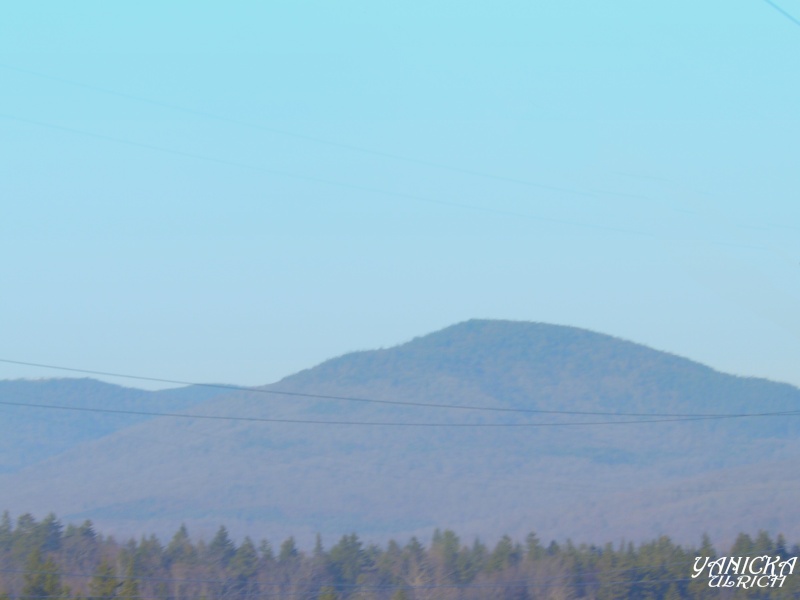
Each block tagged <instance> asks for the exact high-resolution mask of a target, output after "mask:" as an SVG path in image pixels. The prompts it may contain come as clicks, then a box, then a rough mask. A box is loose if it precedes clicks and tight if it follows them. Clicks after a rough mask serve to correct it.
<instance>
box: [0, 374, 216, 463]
mask: <svg viewBox="0 0 800 600" xmlns="http://www.w3.org/2000/svg"><path fill="white" fill-rule="evenodd" d="M219 393H220V390H219V389H215V388H212V387H204V386H189V387H183V388H175V389H169V390H161V391H157V392H151V391H146V390H139V389H134V388H128V387H122V386H118V385H112V384H110V383H103V382H101V381H95V380H93V379H34V380H26V379H17V380H11V381H0V414H2V419H0V473H12V472H15V471H18V470H20V469H21V468H23V467H26V466H30V465H33V464H36V463H37V462H39V461H41V460H44V459H46V458H48V457H50V456H55V455H57V454H59V453H61V452H63V451H65V450H67V449H69V448H71V447H73V446H76V445H78V444H80V443H83V442H88V441H92V440H96V439H100V438H102V437H104V436H106V435H110V434H112V433H114V432H115V431H119V430H120V429H124V428H126V427H129V426H130V425H132V424H134V423H140V422H142V421H145V420H147V419H148V418H152V417H148V416H147V415H141V414H140V415H135V414H128V415H120V414H103V413H87V412H75V411H68V410H59V409H57V408H54V407H56V406H72V407H79V408H87V407H95V408H112V409H114V410H127V411H139V412H147V411H162V412H163V411H180V410H184V409H186V408H189V407H191V406H194V405H195V404H199V403H200V402H204V401H206V400H208V399H209V398H211V397H212V396H215V395H217V394H219ZM20 404H24V405H27V406H20ZM36 405H42V406H41V407H36Z"/></svg>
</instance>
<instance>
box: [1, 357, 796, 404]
mask: <svg viewBox="0 0 800 600" xmlns="http://www.w3.org/2000/svg"><path fill="white" fill-rule="evenodd" d="M0 363H8V364H13V365H23V366H27V367H40V368H44V369H55V370H59V371H69V372H72V373H84V374H87V375H100V376H105V377H120V378H123V379H133V380H138V381H151V382H157V383H168V384H174V385H186V386H194V387H205V388H215V389H221V390H227V391H235V392H252V393H258V394H270V395H278V396H290V397H296V398H308V399H312V400H337V401H344V402H363V403H370V404H389V405H396V406H414V407H422V408H445V409H450V410H472V411H484V412H500V413H524V414H548V415H570V416H591V417H597V416H603V417H656V418H670V419H672V418H674V419H732V418H742V417H772V416H782V415H793V414H797V413H800V410H795V411H777V412H760V413H640V412H611V411H581V410H555V409H536V408H501V407H494V406H475V405H461V404H444V403H436V402H414V401H405V400H379V399H376V398H363V397H357V396H338V395H332V394H313V393H309V392H292V391H286V390H275V389H269V388H266V387H247V386H239V385H233V384H224V383H197V382H191V381H184V380H180V379H165V378H161V377H147V376H143V375H130V374H124V373H114V372H110V371H96V370H92V369H78V368H74V367H63V366H57V365H50V364H43V363H34V362H25V361H19V360H10V359H5V358H0Z"/></svg>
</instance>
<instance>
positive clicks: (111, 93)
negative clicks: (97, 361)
mask: <svg viewBox="0 0 800 600" xmlns="http://www.w3.org/2000/svg"><path fill="white" fill-rule="evenodd" d="M0 68H2V69H6V70H9V71H15V72H17V73H23V74H25V75H29V76H32V77H38V78H39V79H45V80H48V81H56V82H58V83H63V84H67V85H71V86H74V87H79V88H83V89H86V90H91V91H93V92H99V93H102V94H107V95H109V96H116V97H118V98H124V99H126V100H132V101H134V102H141V103H144V104H150V105H152V106H158V107H161V108H166V109H169V110H173V111H177V112H183V113H187V114H191V115H196V116H199V117H204V118H206V119H213V120H215V121H221V122H225V123H231V124H234V125H238V126H241V127H246V128H252V129H259V130H261V131H267V132H269V133H273V134H277V135H282V136H286V137H292V138H296V139H300V140H305V141H308V142H313V143H316V144H322V145H325V146H331V147H333V148H341V149H344V150H349V151H352V152H359V153H362V154H368V155H372V156H379V157H382V158H389V159H392V160H397V161H402V162H407V163H412V164H418V165H422V166H426V167H432V168H435V169H443V170H446V171H452V172H454V173H463V174H466V175H472V176H475V177H483V178H486V179H494V180H497V181H507V182H510V183H517V184H521V185H527V186H532V187H537V188H541V189H545V190H551V191H555V192H564V193H567V194H575V195H579V196H590V197H596V196H597V195H599V194H603V195H613V196H625V197H636V198H639V197H640V196H636V195H633V194H624V193H619V192H610V191H599V190H598V191H592V192H585V191H581V190H575V189H571V188H564V187H559V186H554V185H548V184H544V183H539V182H535V181H530V180H526V179H519V178H515V177H506V176H503V175H497V174H493V173H486V172H482V171H476V170H473V169H465V168H462V167H456V166H453V165H446V164H442V163H437V162H431V161H426V160H422V159H418V158H414V157H410V156H404V155H401V154H395V153H391V152H383V151H380V150H375V149H370V148H364V147H361V146H355V145H352V144H344V143H341V142H336V141H332V140H326V139H323V138H319V137H316V136H311V135H306V134H302V133H297V132H293V131H287V130H285V129H278V128H275V127H268V126H266V125H262V124H260V123H253V122H250V121H244V120H241V119H236V118H233V117H228V116H225V115H221V114H218V113H213V112H208V111H204V110H197V109H193V108H188V107H186V106H181V105H178V104H172V103H169V102H164V101H161V100H155V99H152V98H146V97H144V96H137V95H134V94H126V93H123V92H119V91H116V90H111V89H108V88H104V87H100V86H96V85H90V84H86V83H82V82H78V81H74V80H71V79H66V78H64V77H57V76H55V75H50V74H46V73H40V72H38V71H32V70H30V69H23V68H21V67H17V66H14V65H9V64H0Z"/></svg>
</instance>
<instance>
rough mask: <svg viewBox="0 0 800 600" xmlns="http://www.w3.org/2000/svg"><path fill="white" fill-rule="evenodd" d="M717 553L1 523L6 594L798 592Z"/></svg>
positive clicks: (339, 597)
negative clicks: (702, 572) (112, 531)
mask: <svg viewBox="0 0 800 600" xmlns="http://www.w3.org/2000/svg"><path fill="white" fill-rule="evenodd" d="M727 554H728V555H730V556H758V555H764V554H766V555H770V556H780V557H785V558H789V557H791V556H798V555H800V547H798V545H797V544H794V545H793V546H791V547H789V546H788V545H787V542H786V540H785V539H784V537H783V536H781V535H778V536H777V537H775V538H773V537H771V536H770V535H769V534H768V533H767V532H764V531H761V532H759V533H757V534H756V535H754V536H750V535H748V534H746V533H741V534H739V536H738V537H737V539H736V541H735V543H734V544H733V546H732V547H731V548H730V549H729V550H728V552H727ZM697 556H703V557H709V558H710V559H711V560H713V559H714V558H715V557H717V556H719V552H718V551H717V550H716V549H715V548H714V546H713V545H712V543H711V541H710V540H709V539H708V537H707V536H703V538H702V539H701V541H700V544H699V545H698V546H696V547H682V546H680V545H678V544H676V543H674V542H673V541H671V540H670V539H669V538H668V537H660V538H658V539H656V540H652V541H649V542H644V543H640V544H633V543H620V544H616V545H614V544H610V543H609V544H606V545H603V546H597V545H587V544H574V543H572V542H570V541H566V542H563V543H560V544H559V543H556V542H555V541H552V542H549V543H548V544H544V543H542V541H541V540H540V539H539V538H538V537H537V535H536V534H535V533H529V534H528V535H527V536H525V537H524V539H521V540H514V539H512V538H511V537H510V536H508V535H504V536H502V537H501V538H500V539H499V541H497V542H496V543H494V544H491V545H487V544H484V543H483V542H481V541H480V540H479V539H475V540H473V541H472V542H470V543H465V542H463V541H462V540H461V539H460V538H459V536H458V535H457V534H456V533H455V532H453V531H450V530H444V531H441V530H436V531H435V532H434V533H433V535H432V538H431V540H430V542H429V543H427V544H423V543H422V542H421V541H420V540H418V539H417V538H413V537H412V538H411V539H410V540H409V541H407V542H405V543H404V544H401V543H398V542H396V541H394V540H392V541H389V542H388V543H386V544H385V545H383V546H380V545H377V544H368V543H365V542H364V541H363V540H361V539H360V538H359V536H358V535H357V534H355V533H352V534H348V535H344V536H342V537H341V538H340V539H339V540H338V541H337V542H336V543H335V544H334V545H333V546H331V547H329V548H325V547H324V546H323V543H322V540H321V538H320V537H319V536H317V540H316V544H315V546H314V547H313V549H310V550H303V549H301V548H299V547H298V545H297V543H296V542H295V539H294V538H292V537H289V538H288V539H286V540H284V541H282V542H281V543H280V544H279V545H277V546H273V545H272V543H271V542H270V541H268V540H261V541H259V542H258V543H256V542H254V541H253V540H252V539H250V538H249V537H245V538H244V540H242V541H241V543H239V544H237V543H236V542H235V541H234V540H232V539H231V537H230V535H229V533H228V531H227V530H226V529H225V527H220V528H219V530H218V531H217V533H216V535H214V537H213V538H212V539H211V540H210V541H205V540H194V539H192V537H191V536H190V535H189V532H188V530H187V528H186V527H185V526H181V527H180V528H179V529H178V530H177V531H176V532H175V534H174V535H173V536H172V537H171V539H170V540H169V541H168V542H167V543H166V544H165V543H162V541H161V540H159V539H158V538H157V537H156V536H154V535H150V536H149V537H147V536H143V537H141V538H140V539H138V540H136V539H130V540H128V541H125V542H122V541H117V540H115V539H114V538H113V537H112V536H104V535H102V534H101V533H99V532H97V531H96V530H95V528H94V526H93V525H92V523H91V522H90V521H85V522H84V523H82V524H80V525H75V524H68V525H67V526H66V527H65V526H64V525H63V524H62V523H61V522H60V521H59V519H58V518H57V517H56V516H55V515H52V514H51V515H48V516H46V517H45V518H44V519H42V520H38V521H37V520H36V519H35V518H34V517H33V516H32V515H30V514H24V515H21V516H19V517H18V518H17V519H16V520H12V518H11V516H10V515H9V513H8V512H6V513H4V515H3V517H2V519H1V520H0V599H2V600H51V599H52V600H56V599H62V600H71V599H75V600H256V599H275V600H284V599H286V600H288V599H291V600H356V599H358V600H494V599H496V600H506V599H508V600H540V599H541V600H571V599H587V600H678V599H694V598H699V599H706V598H709V599H711V598H713V599H717V598H723V599H726V598H732V599H733V598H756V599H773V598H774V599H785V598H798V597H800V576H797V575H790V576H789V577H787V579H786V581H785V582H784V583H783V585H782V586H780V587H768V588H763V589H762V588H758V589H747V590H745V589H736V588H714V587H710V586H709V578H708V577H702V576H701V577H695V578H693V577H692V576H691V575H692V565H693V563H694V560H695V557H697Z"/></svg>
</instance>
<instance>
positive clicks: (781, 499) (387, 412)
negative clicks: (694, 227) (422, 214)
mask: <svg viewBox="0 0 800 600" xmlns="http://www.w3.org/2000/svg"><path fill="white" fill-rule="evenodd" d="M123 389H124V388H123ZM173 393H176V392H173ZM187 393H188V392H184V396H182V397H181V398H182V399H181V400H180V401H181V402H188V400H187V398H188V396H186V395H185V394H187ZM126 394H128V396H126V397H128V399H127V400H123V397H122V396H120V399H119V400H118V402H123V401H125V402H132V401H134V400H136V398H133V399H132V398H131V397H129V396H131V394H130V392H126ZM123 395H124V394H123ZM136 401H138V400H136ZM59 402H60V403H62V404H64V405H68V404H70V403H71V402H72V403H74V402H76V401H75V399H74V398H72V399H70V398H64V399H63V400H59ZM82 402H84V404H83V405H84V406H85V405H86V404H90V402H89V400H82ZM107 402H110V401H107ZM164 406H167V405H166V404H165V405H164ZM186 406H187V407H188V408H186V409H185V410H183V412H186V413H191V414H194V415H199V416H200V415H202V416H204V417H215V419H208V418H175V417H166V416H165V417H160V418H149V419H144V420H143V419H141V418H139V419H133V418H132V419H131V420H130V422H128V423H120V422H118V421H119V420H117V421H116V422H115V426H114V427H113V428H111V429H109V428H107V429H106V430H103V431H104V433H103V435H102V436H99V437H98V436H94V437H91V436H90V437H89V438H86V437H84V438H80V436H78V437H75V436H73V437H69V436H67V438H65V439H67V442H65V443H64V444H63V446H64V448H63V451H62V452H60V453H59V454H57V455H55V456H47V457H43V458H42V459H41V460H37V461H36V462H35V463H33V464H30V465H27V466H26V467H25V468H20V469H17V470H16V471H15V472H12V473H6V474H4V475H0V489H3V490H4V492H3V495H2V497H3V500H4V504H5V507H6V508H9V509H11V510H12V511H18V512H25V511H31V512H37V513H46V512H49V511H54V512H56V513H58V514H59V515H60V516H62V517H63V518H65V519H68V520H69V519H85V518H89V519H92V520H94V521H96V522H98V523H100V524H101V525H102V526H103V527H104V528H105V529H106V530H111V531H117V532H120V533H126V534H136V535H138V534H141V533H146V532H149V531H151V530H154V531H156V532H171V531H174V530H175V528H176V527H177V526H178V525H180V523H186V524H187V525H189V526H190V527H193V528H195V529H198V530H199V533H201V534H202V533H209V534H210V532H212V531H214V530H215V529H216V528H217V527H218V526H219V525H220V524H222V523H224V524H225V525H226V526H228V527H229V528H230V529H231V530H232V531H234V532H237V533H240V534H245V533H247V534H249V535H251V536H254V537H260V536H266V537H269V538H274V537H276V536H283V537H286V536H288V535H295V536H298V537H299V538H300V539H301V540H303V539H305V540H310V539H312V537H313V534H314V533H316V532H320V533H322V534H323V535H325V536H339V535H341V534H343V533H347V532H349V531H356V532H358V533H359V534H362V535H365V536H367V537H373V538H376V539H378V538H380V539H385V538H387V537H401V538H402V537H407V536H410V535H422V536H425V535H428V534H430V532H431V531H432V530H433V529H434V528H436V527H439V528H452V529H455V530H457V531H459V532H461V533H463V534H465V535H470V534H473V535H480V536H481V537H483V538H493V537H499V536H500V535H502V534H503V533H510V534H513V535H516V536H518V537H520V536H521V535H522V534H524V533H526V532H528V531H531V530H535V531H537V532H538V533H539V534H540V535H541V536H543V537H548V538H558V539H563V538H566V537H571V538H573V539H576V540H586V541H592V542H605V541H610V540H619V539H630V540H636V539H642V538H646V537H652V536H653V535H660V534H667V535H671V536H673V537H676V538H678V539H687V540H689V541H697V540H696V539H695V538H696V537H697V536H698V535H699V532H702V531H707V532H708V533H710V534H711V535H712V536H715V537H716V538H717V539H719V540H720V541H724V540H725V539H727V538H726V536H732V535H734V534H735V533H738V532H739V531H754V530H757V529H759V528H764V529H770V530H776V529H780V530H782V531H783V532H784V533H786V534H790V535H793V536H797V535H798V534H800V530H798V523H800V518H798V517H800V509H798V508H797V506H796V503H793V502H791V501H790V499H789V498H788V497H787V496H786V495H785V494H781V492H780V491H781V489H783V488H785V487H791V486H792V485H793V483H794V484H795V485H796V482H794V480H795V479H797V477H798V476H797V475H796V470H795V469H791V468H789V466H790V465H792V464H793V463H792V462H791V461H792V460H793V458H794V457H795V456H796V451H797V449H798V448H797V446H798V441H797V440H798V433H800V431H798V420H797V414H796V413H797V411H798V409H800V390H797V389H796V388H793V387H791V386H789V385H785V384H778V383H773V382H769V381H766V380H759V379H749V378H742V377H736V376H732V375H726V374H724V373H720V372H717V371H715V370H713V369H711V368H709V367H706V366H703V365H700V364H697V363H695V362H692V361H690V360H687V359H685V358H681V357H678V356H675V355H672V354H668V353H664V352H659V351H656V350H653V349H650V348H647V347H645V346H641V345H638V344H635V343H632V342H628V341H624V340H620V339H617V338H614V337H611V336H607V335H603V334H599V333H594V332H590V331H586V330H582V329H577V328H573V327H564V326H557V325H546V324H540V323H519V322H510V321H486V320H474V321H468V322H465V323H460V324H458V325H454V326H452V327H448V328H446V329H443V330H441V331H437V332H435V333H431V334H429V335H426V336H422V337H418V338H415V339H413V340H411V341H410V342H407V343H405V344H401V345H399V346H396V347H393V348H388V349H380V350H371V351H363V352H354V353H351V354H346V355H344V356H340V357H338V358H334V359H331V360H328V361H326V362H324V363H322V364H320V365H318V366H316V367H313V368H310V369H307V370H305V371H301V372H299V373H297V374H295V375H292V376H290V377H287V378H285V379H283V380H281V381H279V382H277V383H275V384H272V385H268V386H264V387H263V388H259V389H257V390H253V391H242V392H235V393H231V392H225V393H221V394H217V395H215V396H213V397H210V398H209V397H206V398H202V399H199V400H198V402H196V403H193V404H191V405H189V404H187V405H186ZM18 410H19V411H22V410H24V409H22V408H20V409H18ZM30 410H34V409H30ZM161 412H168V411H167V410H166V409H164V410H162V411H161ZM774 413H783V414H779V415H775V414H774ZM20 414H21V413H20ZM75 414H79V413H75ZM756 415H758V416H756ZM95 417H96V414H93V416H92V419H94V418H95ZM231 418H232V419H231ZM6 426H7V427H13V426H14V425H13V423H10V424H7V425H6Z"/></svg>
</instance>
